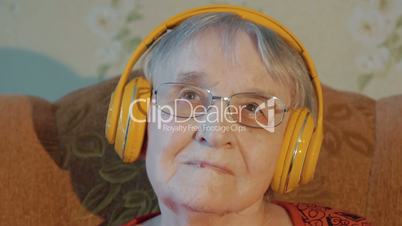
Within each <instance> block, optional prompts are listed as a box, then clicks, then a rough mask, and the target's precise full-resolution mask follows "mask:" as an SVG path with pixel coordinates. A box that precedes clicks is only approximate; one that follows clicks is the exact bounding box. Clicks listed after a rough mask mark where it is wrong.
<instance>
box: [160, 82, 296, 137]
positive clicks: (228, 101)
mask: <svg viewBox="0 0 402 226" xmlns="http://www.w3.org/2000/svg"><path fill="white" fill-rule="evenodd" d="M162 85H185V86H190V87H193V88H196V89H199V90H203V91H206V92H207V93H208V106H205V107H207V111H208V110H209V109H210V107H211V106H212V105H214V103H215V100H221V99H222V100H223V101H224V102H225V103H226V107H228V106H230V104H231V100H232V97H234V96H236V95H244V94H246V95H255V96H259V97H262V98H265V99H267V100H268V99H271V98H274V99H275V100H279V101H280V103H281V104H282V105H283V114H282V117H281V119H280V121H279V123H278V124H275V125H274V127H277V126H278V125H280V124H281V123H282V121H283V119H284V118H285V114H286V113H287V112H289V111H290V109H291V107H289V106H287V105H286V104H285V103H283V101H282V100H281V99H280V98H278V97H276V96H273V95H272V96H269V97H267V96H264V95H261V94H259V93H256V92H241V93H234V94H232V95H230V96H215V95H213V93H212V91H211V90H210V89H207V88H202V87H199V86H196V85H194V84H191V83H182V82H163V83H161V84H159V85H158V86H157V88H156V89H154V91H153V95H154V96H155V104H156V105H157V106H158V107H159V104H158V90H159V88H160V87H161V86H162ZM163 112H164V111H163ZM164 113H166V114H169V113H167V112H164ZM169 115H170V114H169ZM203 115H205V114H200V115H194V116H189V117H183V116H177V115H174V114H173V116H174V117H178V118H196V117H199V116H203ZM230 115H231V114H230ZM230 117H231V119H232V120H233V118H232V116H230ZM234 121H236V123H238V124H240V125H244V126H247V127H251V128H260V129H263V127H261V126H251V125H247V124H244V123H241V122H240V121H239V120H234Z"/></svg>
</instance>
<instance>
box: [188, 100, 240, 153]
mask: <svg viewBox="0 0 402 226" xmlns="http://www.w3.org/2000/svg"><path fill="white" fill-rule="evenodd" d="M218 102H219V103H220V104H219V105H218V106H219V107H218V106H217V105H216V104H215V105H213V106H214V107H212V106H211V108H209V110H208V113H207V114H206V115H203V116H202V118H199V119H198V123H199V129H198V130H197V131H196V133H195V139H196V140H197V141H198V142H200V143H201V144H203V145H207V146H209V147H213V148H223V149H231V148H233V147H234V145H235V134H234V131H232V127H231V124H230V123H229V122H228V118H227V117H229V115H227V114H224V113H227V111H226V112H225V110H224V109H223V107H225V106H226V105H224V103H223V102H222V101H216V103H218Z"/></svg>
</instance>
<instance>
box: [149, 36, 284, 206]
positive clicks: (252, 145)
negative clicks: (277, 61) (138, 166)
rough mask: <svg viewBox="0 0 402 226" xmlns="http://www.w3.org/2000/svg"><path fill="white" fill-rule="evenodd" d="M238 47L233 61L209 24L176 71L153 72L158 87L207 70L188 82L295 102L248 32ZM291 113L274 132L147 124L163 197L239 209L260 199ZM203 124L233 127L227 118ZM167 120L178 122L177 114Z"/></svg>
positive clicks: (152, 168) (223, 92) (152, 172)
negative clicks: (273, 75)
mask: <svg viewBox="0 0 402 226" xmlns="http://www.w3.org/2000/svg"><path fill="white" fill-rule="evenodd" d="M233 48H234V52H233V54H235V57H236V60H235V61H234V63H233V61H232V60H231V59H230V58H227V57H225V55H224V52H223V49H222V48H221V39H220V37H219V34H218V33H217V32H216V31H215V30H212V29H209V30H206V31H204V32H202V33H201V34H199V35H198V36H197V37H196V39H195V41H194V42H193V45H191V47H188V48H186V50H184V51H183V52H182V53H181V54H179V56H178V60H177V64H176V65H175V67H172V68H173V69H172V70H171V71H169V70H167V71H166V73H160V74H158V75H154V81H153V82H154V84H153V86H154V87H155V86H157V85H158V84H160V83H163V82H180V81H181V80H180V81H179V79H181V78H183V76H181V77H180V76H179V75H183V74H185V75H188V73H190V74H192V75H195V74H196V75H200V76H198V77H197V76H194V77H197V78H198V79H197V80H190V81H186V82H191V83H193V84H196V85H198V86H202V87H206V88H209V89H210V90H211V91H212V93H213V94H214V95H219V96H230V95H232V94H234V93H240V92H250V91H263V92H266V93H267V95H268V94H270V93H271V94H274V95H275V96H277V97H278V98H280V99H281V100H282V101H283V102H284V103H285V104H287V105H289V103H290V96H289V88H287V87H282V86H280V85H279V84H276V83H274V81H273V80H272V79H271V78H270V76H269V75H268V74H267V72H266V69H265V68H264V65H263V62H262V61H261V59H260V57H259V53H258V51H257V49H256V48H255V46H254V44H253V42H252V40H251V39H250V38H249V36H248V35H247V34H246V33H239V34H238V35H237V37H236V41H235V45H234V46H233ZM216 105H221V102H219V101H217V102H216ZM159 113H160V112H159ZM152 114H156V113H155V112H154V113H152V112H151V111H150V113H149V115H148V117H152ZM162 115H163V113H162ZM288 118H289V115H288V114H286V115H285V118H284V119H283V121H282V123H281V124H280V125H279V126H277V127H276V128H275V132H274V133H271V132H268V131H266V130H264V129H261V128H250V127H246V128H245V130H237V131H236V130H228V131H223V130H216V129H215V130H214V129H209V130H208V129H205V128H207V127H202V125H200V124H202V122H197V121H195V120H189V121H187V122H186V123H184V124H183V123H181V124H180V125H193V126H199V129H198V130H195V131H194V130H176V131H169V130H167V129H163V128H158V125H157V124H156V123H148V145H147V155H146V169H147V174H148V177H149V179H150V181H151V184H152V186H153V188H154V191H155V192H156V194H157V196H158V199H159V201H161V202H163V203H164V204H165V205H168V206H171V207H172V206H175V205H176V207H177V206H186V207H190V208H193V209H197V210H203V211H207V212H215V213H217V212H225V211H238V210H241V209H244V208H246V207H248V206H250V205H251V204H252V203H253V202H255V201H257V200H258V199H261V198H262V197H263V195H264V193H265V192H266V191H267V189H268V188H269V185H270V184H271V180H272V177H273V174H274V169H275V166H276V160H277V158H278V154H279V151H280V148H281V144H282V139H283V135H284V131H285V128H286V125H287V121H288ZM203 123H205V124H207V126H212V127H213V126H228V125H229V126H230V123H229V122H227V121H225V120H223V121H217V120H214V122H203ZM164 124H165V125H167V126H170V127H171V128H172V126H177V125H179V124H178V123H177V122H174V121H173V122H166V123H164ZM204 126H205V125H204ZM243 128H244V127H243ZM200 162H203V164H199V163H200ZM192 163H198V164H192Z"/></svg>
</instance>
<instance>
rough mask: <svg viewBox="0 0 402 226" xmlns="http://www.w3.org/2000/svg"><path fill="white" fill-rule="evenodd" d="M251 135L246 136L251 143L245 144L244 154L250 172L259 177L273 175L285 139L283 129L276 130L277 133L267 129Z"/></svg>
mask: <svg viewBox="0 0 402 226" xmlns="http://www.w3.org/2000/svg"><path fill="white" fill-rule="evenodd" d="M249 134H250V135H248V136H250V137H247V139H245V138H246V137H244V138H243V139H244V140H248V141H249V143H248V144H245V145H244V147H249V148H246V149H245V150H246V152H245V154H244V156H245V158H246V161H247V165H248V168H249V173H250V174H252V175H256V176H259V177H265V178H267V177H269V178H270V177H271V176H272V175H273V173H274V170H275V166H276V162H277V159H278V157H279V152H280V151H281V147H282V141H283V130H281V129H278V130H275V133H269V132H267V131H262V130H260V131H257V132H254V133H249Z"/></svg>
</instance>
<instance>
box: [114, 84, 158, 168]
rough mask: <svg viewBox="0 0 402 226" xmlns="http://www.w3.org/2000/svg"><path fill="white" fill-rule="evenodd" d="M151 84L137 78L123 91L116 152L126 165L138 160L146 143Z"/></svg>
mask: <svg viewBox="0 0 402 226" xmlns="http://www.w3.org/2000/svg"><path fill="white" fill-rule="evenodd" d="M151 90H152V88H151V84H150V82H149V81H147V80H146V79H145V78H143V77H136V78H135V79H133V80H131V81H130V82H129V83H127V84H126V85H125V87H124V90H123V96H122V102H121V107H120V113H119V119H118V122H117V131H116V139H115V150H116V152H117V154H118V155H119V156H120V158H121V159H122V160H123V162H125V163H132V162H134V161H135V160H137V159H138V157H139V155H140V153H141V148H142V145H143V143H144V138H145V133H146V127H147V114H148V108H149V102H150V97H151Z"/></svg>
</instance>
